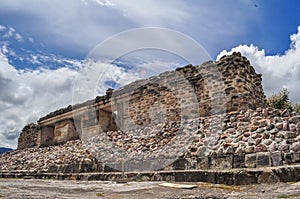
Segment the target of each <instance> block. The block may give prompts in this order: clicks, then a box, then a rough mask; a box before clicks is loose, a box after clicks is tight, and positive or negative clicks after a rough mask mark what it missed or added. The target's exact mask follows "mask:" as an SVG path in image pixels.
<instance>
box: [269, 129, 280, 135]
mask: <svg viewBox="0 0 300 199" xmlns="http://www.w3.org/2000/svg"><path fill="white" fill-rule="evenodd" d="M278 132H279V130H278V129H277V128H275V129H272V130H271V131H270V134H276V133H278Z"/></svg>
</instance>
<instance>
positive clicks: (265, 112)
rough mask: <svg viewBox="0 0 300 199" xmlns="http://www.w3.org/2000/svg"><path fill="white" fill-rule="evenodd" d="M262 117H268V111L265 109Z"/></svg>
mask: <svg viewBox="0 0 300 199" xmlns="http://www.w3.org/2000/svg"><path fill="white" fill-rule="evenodd" d="M262 115H263V116H264V117H267V116H268V109H266V108H264V109H263V111H262Z"/></svg>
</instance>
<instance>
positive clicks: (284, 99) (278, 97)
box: [267, 88, 293, 111]
mask: <svg viewBox="0 0 300 199" xmlns="http://www.w3.org/2000/svg"><path fill="white" fill-rule="evenodd" d="M267 103H268V105H269V106H271V107H273V108H276V109H289V110H291V111H292V110H293V105H292V102H291V101H290V99H289V91H288V89H287V88H283V89H282V90H281V91H280V92H279V93H278V94H273V95H271V96H270V97H269V98H268V99H267Z"/></svg>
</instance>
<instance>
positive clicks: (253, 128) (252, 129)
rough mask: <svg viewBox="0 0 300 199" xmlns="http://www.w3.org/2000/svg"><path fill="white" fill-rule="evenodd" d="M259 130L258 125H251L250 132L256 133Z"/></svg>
mask: <svg viewBox="0 0 300 199" xmlns="http://www.w3.org/2000/svg"><path fill="white" fill-rule="evenodd" d="M257 128H258V126H256V125H251V126H250V129H249V130H250V131H251V132H253V131H256V129H257Z"/></svg>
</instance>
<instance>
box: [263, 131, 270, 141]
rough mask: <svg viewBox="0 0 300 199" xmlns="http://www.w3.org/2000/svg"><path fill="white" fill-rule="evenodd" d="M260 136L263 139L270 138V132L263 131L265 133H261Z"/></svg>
mask: <svg viewBox="0 0 300 199" xmlns="http://www.w3.org/2000/svg"><path fill="white" fill-rule="evenodd" d="M262 138H263V139H268V138H270V134H269V133H268V132H265V133H263V134H262Z"/></svg>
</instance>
